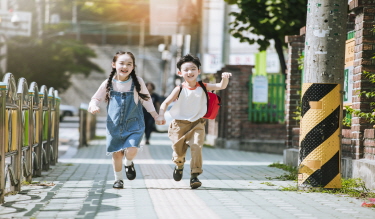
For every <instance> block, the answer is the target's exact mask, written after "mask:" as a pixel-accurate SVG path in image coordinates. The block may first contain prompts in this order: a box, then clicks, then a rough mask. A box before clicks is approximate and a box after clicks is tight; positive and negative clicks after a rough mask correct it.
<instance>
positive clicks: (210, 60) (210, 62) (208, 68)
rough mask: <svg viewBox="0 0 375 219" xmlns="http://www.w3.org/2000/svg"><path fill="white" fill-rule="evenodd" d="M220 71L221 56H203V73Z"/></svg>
mask: <svg viewBox="0 0 375 219" xmlns="http://www.w3.org/2000/svg"><path fill="white" fill-rule="evenodd" d="M220 69H221V56H220V55H218V54H204V56H203V72H204V73H205V74H208V73H216V72H217V71H219V70H220Z"/></svg>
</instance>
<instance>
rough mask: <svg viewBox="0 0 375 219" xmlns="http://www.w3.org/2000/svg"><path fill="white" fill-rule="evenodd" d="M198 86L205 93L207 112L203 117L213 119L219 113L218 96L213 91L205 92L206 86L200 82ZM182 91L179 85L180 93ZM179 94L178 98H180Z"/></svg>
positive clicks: (219, 99)
mask: <svg viewBox="0 0 375 219" xmlns="http://www.w3.org/2000/svg"><path fill="white" fill-rule="evenodd" d="M198 83H199V85H200V86H201V87H202V89H203V90H204V93H206V98H207V112H206V114H205V115H204V116H203V118H205V119H215V118H216V116H217V114H218V113H219V109H220V105H221V98H220V96H219V95H216V94H215V93H214V92H213V91H212V92H207V89H206V86H204V84H203V82H202V81H198ZM181 90H182V85H180V93H181ZM180 93H179V94H178V96H180Z"/></svg>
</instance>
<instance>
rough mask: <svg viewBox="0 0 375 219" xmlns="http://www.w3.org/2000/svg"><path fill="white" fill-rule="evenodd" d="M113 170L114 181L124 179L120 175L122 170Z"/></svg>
mask: <svg viewBox="0 0 375 219" xmlns="http://www.w3.org/2000/svg"><path fill="white" fill-rule="evenodd" d="M114 172H115V181H117V180H123V179H124V178H123V176H122V171H120V172H116V171H114Z"/></svg>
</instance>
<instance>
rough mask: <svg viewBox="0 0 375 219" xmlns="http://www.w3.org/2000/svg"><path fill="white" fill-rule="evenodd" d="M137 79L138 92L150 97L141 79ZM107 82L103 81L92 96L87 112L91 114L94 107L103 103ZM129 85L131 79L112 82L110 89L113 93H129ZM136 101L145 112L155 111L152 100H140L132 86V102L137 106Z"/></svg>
mask: <svg viewBox="0 0 375 219" xmlns="http://www.w3.org/2000/svg"><path fill="white" fill-rule="evenodd" d="M137 78H138V81H139V84H140V85H141V91H140V92H141V93H143V94H147V95H150V93H149V92H148V89H147V87H146V84H145V82H144V81H143V79H142V78H140V77H137ZM107 81H108V79H106V80H105V81H103V83H102V84H101V85H100V87H99V89H98V90H97V91H96V93H95V94H94V96H92V98H91V101H90V103H89V108H88V111H89V112H92V108H93V107H94V106H95V107H99V105H100V103H102V102H104V101H105V96H106V93H107V91H106V87H107ZM131 85H132V79H131V78H129V79H128V80H127V81H125V82H120V81H117V80H112V87H113V90H114V91H118V92H128V91H130V88H131ZM138 100H140V101H141V103H142V105H143V106H144V108H145V109H146V110H147V112H153V111H155V107H154V104H153V103H152V99H151V98H150V99H148V100H147V101H146V100H143V99H142V98H140V97H139V95H138V92H137V90H136V88H135V86H134V102H135V104H138Z"/></svg>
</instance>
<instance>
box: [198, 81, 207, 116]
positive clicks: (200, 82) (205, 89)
mask: <svg viewBox="0 0 375 219" xmlns="http://www.w3.org/2000/svg"><path fill="white" fill-rule="evenodd" d="M198 83H199V85H200V86H201V87H202V89H203V90H204V93H205V94H206V99H207V111H208V106H209V103H208V94H207V88H206V86H204V84H203V82H202V81H198Z"/></svg>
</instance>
